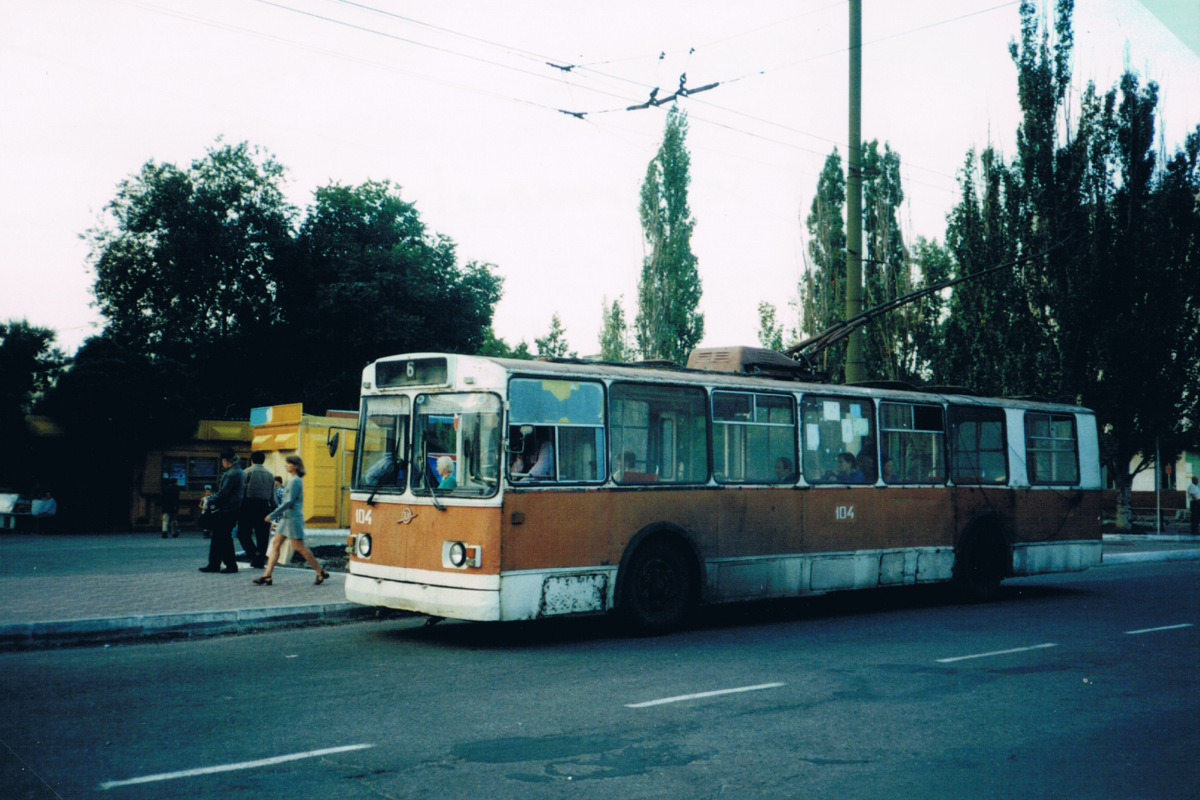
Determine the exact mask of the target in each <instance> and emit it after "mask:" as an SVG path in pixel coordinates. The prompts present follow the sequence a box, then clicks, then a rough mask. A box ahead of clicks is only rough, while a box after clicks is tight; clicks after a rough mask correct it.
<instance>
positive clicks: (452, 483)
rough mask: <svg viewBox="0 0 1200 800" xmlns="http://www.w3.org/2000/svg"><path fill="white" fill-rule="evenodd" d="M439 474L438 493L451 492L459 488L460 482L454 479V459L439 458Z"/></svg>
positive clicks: (447, 457) (448, 457)
mask: <svg viewBox="0 0 1200 800" xmlns="http://www.w3.org/2000/svg"><path fill="white" fill-rule="evenodd" d="M437 472H438V478H439V480H438V491H439V492H449V491H452V490H453V489H454V488H455V487H457V486H458V481H457V480H455V478H454V459H453V458H451V457H450V456H438V460H437Z"/></svg>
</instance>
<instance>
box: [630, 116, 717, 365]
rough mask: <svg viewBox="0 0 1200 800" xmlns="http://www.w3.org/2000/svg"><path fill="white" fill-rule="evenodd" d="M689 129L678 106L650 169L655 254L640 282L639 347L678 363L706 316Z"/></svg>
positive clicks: (648, 215) (645, 205)
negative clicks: (691, 194) (695, 243)
mask: <svg viewBox="0 0 1200 800" xmlns="http://www.w3.org/2000/svg"><path fill="white" fill-rule="evenodd" d="M687 127H688V126H687V114H686V112H683V111H680V110H679V108H678V107H677V106H672V107H671V109H670V110H669V111H668V112H667V121H666V127H665V129H664V131H663V141H662V144H661V145H660V146H659V149H658V154H657V155H655V157H654V158H653V159H652V160H651V161H650V164H649V165H648V166H647V168H646V177H645V179H644V181H643V182H642V192H641V205H640V213H641V220H642V236H643V237H644V238H645V241H646V245H647V247H648V248H649V252H648V253H647V255H646V257H645V260H644V261H643V262H642V275H641V280H640V281H639V283H638V313H637V318H636V320H635V326H636V329H637V343H638V349H639V350H640V351H641V353H642V356H643V357H644V358H647V359H666V360H668V361H672V362H674V363H676V364H683V363H685V362H686V361H687V358H688V354H689V353H691V351H692V349H693V348H694V347H695V346H696V345H697V344H698V343H699V342H700V340H701V339H702V338H704V315H703V314H701V313H699V312H698V311H697V310H696V308H697V307H698V306H699V305H700V295H701V285H700V273H699V271H698V270H697V267H696V256H695V255H694V254H693V253H692V230H693V229H694V228H695V225H696V223H695V220H693V219H692V212H691V209H690V208H689V206H688V186H689V184H690V183H691V175H690V173H689V169H690V164H691V156H690V155H689V154H688V151H687Z"/></svg>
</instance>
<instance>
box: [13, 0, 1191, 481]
mask: <svg viewBox="0 0 1200 800" xmlns="http://www.w3.org/2000/svg"><path fill="white" fill-rule="evenodd" d="M1072 11H1073V3H1072V2H1071V0H1059V2H1058V4H1057V7H1056V11H1055V16H1054V21H1053V25H1052V26H1050V25H1045V24H1043V23H1042V22H1041V21H1040V17H1039V14H1038V9H1037V6H1036V5H1035V4H1034V3H1032V2H1029V1H1028V0H1026V2H1023V3H1022V5H1021V9H1020V18H1021V30H1020V35H1019V38H1018V39H1017V40H1015V41H1014V42H1013V43H1012V44H1011V45H1010V55H1011V57H1012V59H1013V62H1014V65H1015V67H1016V77H1017V91H1018V98H1019V101H1020V108H1021V113H1022V119H1021V123H1020V126H1019V128H1018V130H1017V132H1016V133H1017V137H1016V138H1017V148H1016V152H1015V154H1013V155H1012V156H1011V157H1007V158H1006V157H1005V155H1004V154H1002V153H1000V152H998V151H997V150H996V149H994V148H993V147H990V146H989V147H986V148H983V149H981V150H978V151H975V150H972V151H971V152H969V153H967V154H966V155H965V157H964V160H963V166H962V168H961V170H960V172H959V177H958V184H959V200H958V202H957V204H956V205H955V207H954V208H953V210H952V211H951V212H950V214H949V216H948V218H947V227H946V231H945V236H944V240H943V241H941V242H939V241H938V240H936V239H933V240H928V239H925V238H922V237H918V238H917V239H916V240H915V241H913V242H911V243H908V242H905V240H904V237H903V234H902V226H901V225H900V215H899V212H900V208H901V204H902V203H903V200H904V191H903V183H902V180H901V173H900V167H901V158H900V154H899V153H897V152H896V151H894V150H892V148H891V147H890V145H889V144H887V143H886V142H885V143H882V144H881V143H879V142H878V141H868V142H863V143H861V147H862V153H861V162H862V166H863V181H864V191H863V197H864V216H863V219H864V237H863V241H864V245H865V249H866V252H865V253H864V262H863V263H864V270H863V274H864V298H865V306H866V307H868V308H869V307H872V306H875V305H878V304H880V303H883V302H886V301H888V300H891V299H893V298H896V297H900V296H903V295H905V294H908V293H909V292H911V291H913V290H915V289H919V288H921V287H924V286H932V285H935V284H938V283H941V282H943V281H945V280H948V279H953V278H959V277H963V276H970V275H974V274H977V273H981V272H983V271H984V270H987V269H988V268H990V267H992V266H994V265H997V264H1001V263H1007V262H1012V261H1020V262H1021V263H1020V264H1019V266H1017V267H1014V268H1013V269H1011V270H1007V271H1000V272H996V273H993V274H991V275H989V276H987V277H982V278H980V279H978V280H973V281H968V282H966V283H962V284H960V285H958V286H956V287H954V288H953V289H951V290H946V291H944V292H941V293H935V294H930V295H928V296H926V297H924V298H922V299H921V300H920V301H918V302H915V303H912V304H909V305H907V306H904V307H902V308H900V309H899V310H897V311H895V312H892V313H890V314H889V315H887V316H885V317H883V318H881V319H879V320H877V321H876V322H874V323H872V325H871V326H870V327H869V328H868V329H867V330H866V331H865V333H866V348H865V352H866V359H867V367H868V373H869V374H871V375H872V376H873V377H874V378H876V379H878V380H888V381H903V382H907V383H911V384H914V385H917V386H929V385H938V386H963V387H969V388H971V389H973V390H976V391H978V392H980V393H982V394H990V395H1005V396H1017V397H1019V396H1038V397H1043V398H1051V399H1057V400H1062V401H1065V402H1070V403H1081V404H1083V405H1086V406H1089V407H1091V408H1093V409H1095V410H1096V412H1097V414H1098V417H1099V420H1100V423H1101V425H1102V428H1103V434H1104V443H1105V446H1104V452H1103V453H1102V457H1103V460H1104V463H1105V465H1106V466H1107V467H1108V468H1109V472H1110V475H1111V476H1112V477H1113V479H1114V480H1115V482H1116V484H1117V485H1118V487H1120V488H1124V489H1126V490H1127V489H1128V487H1129V485H1130V482H1131V480H1132V477H1133V476H1132V474H1131V473H1130V467H1129V465H1130V464H1131V462H1132V461H1133V458H1134V456H1136V455H1138V454H1145V455H1146V456H1149V455H1150V454H1153V453H1156V452H1157V453H1159V454H1160V456H1161V458H1162V460H1163V461H1170V460H1173V459H1174V458H1175V457H1177V455H1178V453H1179V452H1180V451H1181V449H1183V448H1184V447H1188V446H1193V447H1194V446H1196V445H1197V444H1198V442H1197V439H1198V437H1197V431H1196V430H1195V428H1194V423H1193V422H1192V421H1193V420H1195V419H1197V418H1200V416H1198V412H1200V303H1198V302H1197V300H1198V299H1200V297H1198V295H1200V269H1197V263H1196V262H1197V255H1198V250H1200V245H1198V242H1200V213H1198V201H1197V197H1200V128H1198V129H1197V130H1196V131H1194V132H1193V133H1191V134H1189V135H1188V136H1187V137H1186V139H1185V141H1184V142H1183V144H1182V145H1180V146H1178V147H1176V148H1175V149H1174V151H1173V152H1170V153H1168V152H1167V149H1166V146H1165V145H1164V144H1163V143H1162V142H1161V141H1160V140H1159V138H1157V135H1156V125H1157V114H1158V108H1157V104H1158V87H1157V85H1155V84H1154V83H1152V82H1151V83H1148V84H1144V85H1143V84H1142V83H1141V81H1140V80H1139V78H1138V77H1137V76H1136V75H1135V74H1134V73H1132V72H1128V73H1126V74H1125V75H1124V76H1123V77H1122V78H1121V80H1120V81H1119V83H1118V84H1117V85H1116V86H1114V87H1112V88H1110V89H1108V90H1107V91H1103V92H1102V91H1101V90H1099V89H1098V88H1097V87H1096V86H1094V85H1093V84H1091V83H1089V84H1088V85H1087V86H1086V88H1085V90H1084V91H1083V92H1082V99H1081V100H1080V103H1079V109H1078V112H1077V115H1076V112H1075V109H1074V107H1073V106H1072V105H1071V102H1070V99H1071V96H1072V95H1071V87H1072V85H1073V84H1072V74H1071V55H1072V47H1073V33H1072V27H1071V17H1072ZM687 133H688V123H687V115H686V113H685V112H684V111H682V110H681V109H680V108H678V106H677V105H672V106H671V107H670V109H669V110H668V113H667V117H666V121H665V126H664V130H663V138H662V141H661V144H660V146H659V148H658V151H657V153H656V154H655V156H654V157H653V158H652V159H651V161H650V162H649V164H648V165H647V170H646V174H645V177H644V179H643V183H642V189H641V193H640V196H639V216H640V219H641V225H642V232H643V241H644V245H645V255H644V258H643V263H642V267H641V276H640V279H639V282H638V289H637V298H636V304H637V305H636V312H635V314H634V315H633V317H632V319H629V318H627V315H626V311H625V309H624V307H623V298H621V297H617V298H615V299H613V300H611V301H609V299H608V298H604V299H603V301H602V312H603V313H602V329H601V331H600V354H599V355H600V357H601V358H602V359H604V360H608V361H630V360H637V359H663V360H667V361H671V362H674V363H684V362H685V361H686V359H687V355H688V353H689V352H690V350H691V349H692V348H694V347H695V346H696V345H697V344H698V343H699V341H700V340H701V339H702V337H703V335H704V318H703V315H702V314H701V313H699V311H698V310H697V309H698V306H699V301H700V297H701V291H702V285H701V281H700V277H699V271H698V263H697V259H696V257H695V255H694V254H693V252H692V250H691V236H692V233H693V231H694V228H695V225H696V222H695V220H694V219H693V217H692V215H691V210H690V207H689V204H688V187H689V184H690V154H689V152H688V149H687V143H686V137H687ZM284 175H285V170H284V168H283V166H282V165H280V164H279V163H278V162H276V161H275V159H274V158H273V157H272V156H271V155H270V154H268V153H265V152H264V151H262V150H260V149H259V148H256V147H252V146H251V145H249V144H246V143H242V144H237V145H229V144H224V143H221V142H220V141H218V143H217V144H216V145H215V146H213V147H212V148H210V149H209V150H208V151H207V153H206V154H205V155H204V157H202V158H200V159H197V160H196V161H194V162H193V163H192V164H191V165H190V166H188V167H187V168H180V167H176V166H175V165H172V164H159V163H156V162H153V161H151V162H148V163H147V164H145V165H144V166H143V167H142V169H141V170H140V171H139V172H138V173H137V174H135V175H132V176H130V177H129V178H127V179H126V180H125V181H123V182H122V183H121V184H120V185H119V186H118V189H117V193H116V196H115V197H114V199H113V200H112V201H111V202H110V203H109V205H108V206H107V207H106V212H107V217H106V219H105V222H104V223H103V224H101V225H99V226H97V227H96V228H94V229H92V230H90V231H87V232H86V233H85V234H84V238H85V239H86V240H87V242H88V243H89V245H90V248H91V250H90V262H91V264H92V266H93V267H94V269H95V273H96V282H95V286H94V293H95V296H96V300H97V305H98V307H99V309H100V311H101V314H102V315H103V316H104V317H105V319H106V322H107V325H106V327H105V330H104V332H103V333H102V334H101V335H100V336H97V337H93V338H92V339H89V340H88V341H87V342H85V344H84V345H83V347H81V348H80V350H79V351H78V353H76V354H75V356H74V359H73V360H72V359H67V358H66V356H65V355H64V354H62V353H61V351H59V350H57V349H56V348H55V347H54V346H53V340H54V336H53V332H52V331H47V330H44V329H38V328H34V327H31V326H29V325H27V324H25V323H21V322H15V321H14V322H10V323H7V324H6V325H5V326H4V327H2V328H0V372H2V373H3V374H6V375H9V374H11V375H19V376H21V379H20V380H15V381H8V380H6V381H4V386H3V390H2V391H0V427H3V428H4V430H5V431H7V432H10V433H11V435H12V436H13V437H16V438H14V439H13V440H14V441H17V440H19V439H20V437H21V436H23V435H24V434H22V433H21V432H20V431H19V430H18V428H20V430H22V431H23V430H24V428H23V426H22V425H19V424H17V423H18V422H19V416H20V415H21V414H23V413H27V412H28V411H30V410H32V409H33V407H34V405H35V403H36V405H37V407H38V410H41V411H45V412H47V413H49V414H51V415H53V416H55V417H56V418H58V419H60V420H62V421H63V422H64V423H65V424H66V425H68V426H69V427H70V428H71V429H72V430H71V431H69V433H71V434H72V435H74V436H76V437H80V439H81V440H84V439H86V440H87V441H88V443H89V445H90V446H93V447H102V448H118V449H131V450H136V449H137V448H138V447H139V446H144V445H149V444H151V443H153V442H155V441H169V440H171V439H172V438H180V437H182V436H186V435H187V434H189V433H190V426H191V425H192V424H194V421H195V419H197V418H199V417H204V416H215V417H222V416H226V415H228V414H230V413H231V412H232V411H233V410H234V409H236V410H237V411H236V413H239V414H241V413H244V411H245V409H246V408H248V407H250V406H255V405H267V404H272V403H276V402H282V401H292V400H295V399H297V398H301V399H303V401H304V403H305V405H306V407H308V408H310V409H313V410H324V409H328V408H354V407H356V405H357V389H358V375H359V372H360V370H361V368H362V366H363V365H364V364H366V363H367V362H369V361H370V360H372V359H374V358H377V357H379V356H381V355H385V354H388V353H397V352H406V351H407V352H412V351H421V350H438V351H452V352H460V353H480V354H485V355H493V356H504V357H513V358H530V357H533V355H534V351H533V350H531V348H530V347H529V345H528V344H526V343H525V342H523V341H522V342H520V343H518V344H517V345H516V346H515V347H514V346H510V345H509V344H508V343H507V342H505V341H504V340H503V339H501V338H499V337H497V336H496V335H495V333H494V331H493V330H492V327H491V321H492V315H493V312H494V309H495V306H496V303H497V302H498V301H499V299H500V296H501V291H502V286H503V281H502V279H501V277H500V276H499V275H498V273H497V270H496V267H495V266H494V265H492V264H487V263H478V262H470V263H467V264H465V265H464V264H459V263H458V259H457V255H456V252H455V245H454V242H453V240H452V239H450V238H448V237H446V236H444V235H441V234H438V233H434V232H432V231H429V230H428V229H427V228H426V226H425V225H424V223H423V222H422V220H421V218H420V215H419V213H418V211H417V209H416V207H415V206H414V205H413V204H412V203H411V202H409V201H407V200H405V199H403V198H402V196H401V193H400V189H399V187H397V186H395V185H393V184H391V183H390V182H388V181H382V182H374V181H369V182H367V183H364V184H362V185H359V186H343V185H340V184H336V183H334V184H330V185H328V186H325V187H322V188H320V189H318V190H317V191H316V192H315V193H314V199H313V203H312V204H311V205H310V206H309V207H308V208H307V209H305V210H304V212H303V213H301V211H300V210H299V209H297V208H295V207H293V206H291V205H290V204H289V203H288V202H287V201H286V199H285V198H284V195H283V193H282V191H281V188H280V187H281V182H282V179H283V177H284ZM845 204H846V191H845V174H844V168H843V165H842V160H841V156H840V154H839V152H838V150H837V149H834V151H833V152H832V153H831V154H830V155H829V156H828V158H827V159H826V160H825V163H824V166H823V169H822V171H821V173H820V176H819V178H818V181H817V187H816V191H815V193H814V199H813V201H812V204H811V207H810V208H809V209H808V212H807V214H805V215H804V217H803V219H802V224H803V225H804V227H805V229H806V231H807V233H808V245H807V264H806V270H805V273H804V276H803V278H802V279H801V281H800V283H799V285H798V286H797V299H796V301H795V303H794V306H793V309H792V311H793V312H794V316H793V317H792V318H791V319H790V320H785V319H784V313H783V312H782V311H781V310H780V309H777V308H776V307H774V306H773V305H771V304H769V303H762V304H760V305H759V307H758V316H759V323H760V334H759V338H760V341H761V343H762V344H763V345H764V346H767V347H772V348H774V349H777V350H781V349H783V348H784V347H785V345H786V344H789V343H791V342H792V341H796V340H799V339H801V338H805V337H807V336H811V335H813V334H816V333H818V332H820V331H822V330H825V329H826V328H829V327H831V326H832V325H834V324H836V323H838V322H840V321H841V320H843V319H844V318H845V294H846V252H845V248H846V229H845V221H844V219H845ZM1041 253H1044V255H1040V256H1036V254H1041ZM1034 256H1036V257H1034ZM534 345H535V348H536V354H537V355H538V356H552V357H573V356H575V355H576V354H575V353H574V351H572V350H571V348H570V345H569V343H568V341H567V336H566V329H565V327H564V326H563V325H562V321H561V319H560V318H559V316H558V314H557V313H555V314H554V315H553V317H552V318H551V321H550V329H549V331H548V332H547V334H546V335H545V336H544V337H540V338H537V339H535V342H534ZM824 358H825V361H824V364H823V367H824V369H825V370H826V371H827V372H828V374H829V375H830V378H831V380H833V381H841V380H843V379H844V359H845V354H844V346H843V348H837V347H835V348H832V349H831V350H829V351H827V353H826V354H825V357H824ZM68 364H69V369H67V366H68ZM1152 463H1153V461H1152V460H1149V461H1146V462H1143V467H1145V466H1149V465H1150V464H1152ZM3 481H4V476H3V475H0V482H3ZM1127 496H1128V495H1127V493H1126V497H1127Z"/></svg>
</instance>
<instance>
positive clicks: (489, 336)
mask: <svg viewBox="0 0 1200 800" xmlns="http://www.w3.org/2000/svg"><path fill="white" fill-rule="evenodd" d="M476 355H481V356H489V357H491V358H519V359H527V360H528V359H532V358H533V353H531V352H530V351H529V343H528V342H526V341H524V340H522V341H520V342H518V343H517V346H516V347H510V346H509V344H508V342H506V341H504V340H503V339H501V338H499V337H498V336H496V332H495V331H494V330H492V326H490V325H489V326H488V327H487V330H485V331H484V335H483V344H482V345H480V346H479V350H478V351H477V352H476Z"/></svg>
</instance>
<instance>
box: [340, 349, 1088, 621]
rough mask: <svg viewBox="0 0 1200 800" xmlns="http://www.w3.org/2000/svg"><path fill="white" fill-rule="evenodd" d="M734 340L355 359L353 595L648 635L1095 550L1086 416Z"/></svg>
mask: <svg viewBox="0 0 1200 800" xmlns="http://www.w3.org/2000/svg"><path fill="white" fill-rule="evenodd" d="M732 352H733V355H732V356H730V354H729V353H728V352H726V351H709V353H708V356H709V358H708V359H707V361H706V362H705V363H706V364H708V366H709V368H708V369H681V368H668V367H653V366H643V365H626V364H606V363H593V362H584V361H522V360H506V359H498V358H485V357H471V356H461V355H451V354H440V353H417V354H409V355H398V356H392V357H388V358H381V359H379V360H378V361H376V362H374V363H372V364H370V365H368V366H367V367H366V369H365V370H364V371H363V380H362V397H361V406H360V419H359V429H358V436H357V440H356V441H357V446H356V454H355V469H354V477H353V484H352V487H351V504H352V511H353V515H352V520H353V521H352V527H351V536H350V539H349V545H350V548H349V549H350V551H351V558H350V564H349V575H348V578H347V581H346V597H347V598H348V599H349V600H351V601H353V602H356V603H362V604H367V605H374V606H383V607H389V608H395V609H406V610H409V611H414V612H418V613H422V614H426V615H429V616H431V617H445V618H455V619H463V620H498V621H503V620H529V619H537V618H543V617H551V616H556V615H564V614H584V613H597V612H608V611H616V612H619V613H620V614H622V615H623V616H624V617H625V618H626V619H627V620H628V621H629V622H630V623H631V624H632V625H633V626H634V627H636V628H639V629H641V630H643V631H651V632H653V631H659V630H664V629H668V628H671V627H674V626H676V625H678V624H679V623H680V622H681V620H682V619H683V618H684V617H685V616H686V615H687V614H688V613H689V612H691V611H692V610H693V609H694V608H696V607H698V606H700V605H704V604H712V603H723V602H730V601H743V600H752V599H761V598H781V597H797V596H803V595H810V594H819V593H824V592H831V591H840V590H850V589H863V588H869V587H883V586H900V585H906V584H927V583H933V582H954V583H957V584H958V586H959V587H960V588H961V589H962V590H963V591H964V592H965V593H966V594H967V595H969V596H971V597H973V598H975V599H987V598H989V597H991V596H992V595H994V594H995V592H996V591H997V589H998V587H999V585H1000V582H1001V581H1002V580H1003V579H1004V578H1006V577H1012V576H1025V575H1036V574H1041V573H1052V572H1064V571H1078V570H1083V569H1086V568H1088V567H1090V566H1093V565H1096V564H1098V563H1099V562H1100V557H1101V536H1100V523H1099V509H1100V489H1101V477H1100V468H1099V449H1098V441H1097V426H1096V419H1095V416H1094V414H1093V413H1092V412H1091V411H1089V410H1087V409H1085V408H1081V407H1078V406H1073V405H1061V404H1051V403H1043V402H1032V401H1020V400H1005V399H995V398H980V397H975V396H970V395H967V394H950V393H931V392H917V391H907V390H899V389H892V388H866V387H856V386H832V385H823V384H819V383H803V382H797V381H794V380H788V379H785V378H781V377H765V376H763V375H754V374H747V370H755V369H756V367H754V366H753V362H754V351H753V350H751V349H749V348H738V349H735V350H734V351H732ZM747 353H748V354H749V355H750V357H749V358H748V359H747V358H742V357H739V356H745V354H747ZM766 354H767V355H770V356H774V357H776V358H778V359H782V358H783V357H782V356H779V355H778V354H775V353H771V352H770V351H766ZM768 361H769V359H768ZM760 371H761V370H760ZM767 371H770V370H767Z"/></svg>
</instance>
